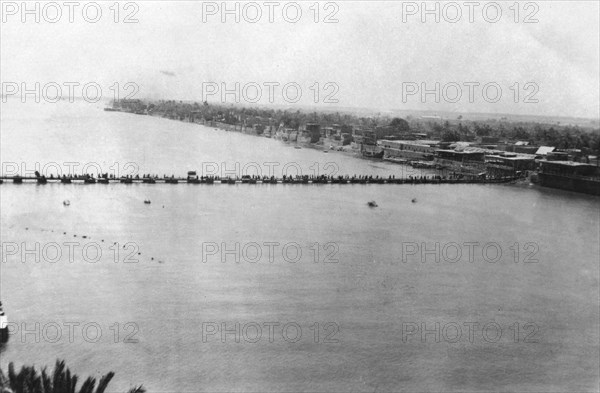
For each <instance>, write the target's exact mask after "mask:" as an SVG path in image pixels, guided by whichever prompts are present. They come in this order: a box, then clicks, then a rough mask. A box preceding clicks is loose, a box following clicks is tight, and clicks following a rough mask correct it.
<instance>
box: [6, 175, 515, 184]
mask: <svg viewBox="0 0 600 393" xmlns="http://www.w3.org/2000/svg"><path fill="white" fill-rule="evenodd" d="M516 180H518V178H516V177H501V178H485V177H463V176H450V177H447V176H436V175H429V176H409V177H403V178H397V177H395V176H388V177H385V176H362V175H361V176H356V175H353V176H325V175H321V176H307V175H305V176H283V177H280V178H279V177H275V176H271V177H268V176H262V177H260V176H242V177H219V176H188V177H175V176H171V177H166V176H164V177H158V176H142V177H140V176H127V177H119V178H116V177H109V176H101V177H94V176H91V175H85V176H63V177H53V176H50V177H46V176H0V184H2V183H4V182H10V183H13V184H23V183H30V184H48V183H58V184H74V183H75V184H230V185H235V184H490V183H492V184H493V183H508V182H512V181H516Z"/></svg>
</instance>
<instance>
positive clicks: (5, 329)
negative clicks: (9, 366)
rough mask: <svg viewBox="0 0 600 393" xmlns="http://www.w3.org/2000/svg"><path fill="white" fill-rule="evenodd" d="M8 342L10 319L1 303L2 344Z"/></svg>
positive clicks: (0, 327) (0, 330)
mask: <svg viewBox="0 0 600 393" xmlns="http://www.w3.org/2000/svg"><path fill="white" fill-rule="evenodd" d="M6 342H8V318H7V316H6V314H5V313H4V309H3V308H2V302H0V344H4V343H6Z"/></svg>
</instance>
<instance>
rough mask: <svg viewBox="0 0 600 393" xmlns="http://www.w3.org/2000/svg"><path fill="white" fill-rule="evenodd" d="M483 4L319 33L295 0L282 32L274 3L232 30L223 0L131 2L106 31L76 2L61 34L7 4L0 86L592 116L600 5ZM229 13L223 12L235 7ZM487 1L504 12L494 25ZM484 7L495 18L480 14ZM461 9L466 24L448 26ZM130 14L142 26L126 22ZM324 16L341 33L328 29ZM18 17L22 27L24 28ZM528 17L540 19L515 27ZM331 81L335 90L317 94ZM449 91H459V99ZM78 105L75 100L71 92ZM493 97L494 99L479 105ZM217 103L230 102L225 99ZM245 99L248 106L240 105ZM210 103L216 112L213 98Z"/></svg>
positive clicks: (378, 5) (394, 8)
mask: <svg viewBox="0 0 600 393" xmlns="http://www.w3.org/2000/svg"><path fill="white" fill-rule="evenodd" d="M273 3H275V2H273ZM403 3H404V4H403ZM479 3H480V4H479V6H476V7H475V8H474V13H473V22H472V23H471V22H470V21H469V19H470V15H469V7H468V6H466V5H464V4H465V3H464V2H462V1H459V2H456V3H453V4H450V5H448V3H444V2H441V3H436V2H427V6H428V7H429V8H430V9H432V10H433V9H435V8H434V7H436V4H437V7H439V15H440V21H439V23H436V21H435V19H434V18H435V15H434V14H433V13H432V14H430V15H425V16H426V17H427V19H426V20H425V22H422V20H421V18H422V15H421V8H422V2H420V1H419V2H415V3H411V2H399V1H398V2H391V1H388V2H372V1H369V2H340V1H338V2H329V4H328V3H327V2H321V3H318V4H317V5H318V8H319V11H320V12H319V15H318V23H315V20H314V18H315V16H316V15H315V12H314V9H315V8H317V7H315V5H314V4H315V2H313V1H310V2H297V4H298V5H299V8H300V9H301V10H302V16H301V18H300V20H299V21H298V22H297V23H291V22H288V21H286V20H285V19H284V17H283V15H282V14H283V8H284V6H286V5H287V8H286V9H287V14H286V15H287V17H288V19H289V20H291V19H293V18H294V17H295V8H294V7H295V5H290V3H288V2H280V3H278V6H276V7H274V17H273V22H272V23H270V22H269V8H268V7H267V6H265V5H264V4H265V2H262V1H259V2H256V3H254V4H257V5H258V6H259V7H260V9H261V12H262V18H261V20H260V21H259V22H258V23H250V22H249V21H247V20H246V19H251V18H254V16H255V15H256V13H255V11H256V7H252V6H246V8H244V5H246V3H243V2H242V3H238V6H239V10H240V22H239V23H236V22H235V20H234V18H235V16H234V15H233V14H232V15H226V17H227V20H226V21H225V23H223V22H222V21H221V16H222V15H221V12H220V11H221V9H222V2H214V3H213V2H192V1H176V2H170V3H167V2H159V1H143V2H142V1H136V2H132V4H130V5H129V6H128V8H127V9H125V4H127V3H126V2H121V3H120V7H119V8H120V12H119V15H118V21H119V22H118V23H115V22H114V18H115V16H116V15H115V13H114V11H113V10H111V9H110V8H109V7H111V6H112V5H113V4H114V2H113V1H110V2H101V1H100V2H98V3H97V4H99V7H100V9H101V11H102V16H101V17H100V18H99V21H98V22H96V23H90V22H87V21H86V20H85V19H84V18H83V15H82V12H83V7H84V6H85V5H86V4H89V3H86V2H82V3H79V5H78V7H76V8H75V9H74V12H73V18H74V22H73V23H70V22H69V8H68V7H67V6H62V4H63V2H62V1H60V2H57V3H55V4H58V5H61V6H60V9H61V11H62V17H61V18H60V19H59V20H58V21H57V22H56V23H49V22H50V21H51V20H53V19H56V18H55V17H56V7H50V6H47V7H46V8H44V5H45V4H46V3H39V5H38V7H39V13H40V21H39V23H36V22H35V20H34V18H35V15H34V14H30V15H22V11H23V10H22V7H21V2H20V1H19V2H6V1H2V18H3V19H2V24H1V32H0V35H1V37H0V41H1V79H2V82H3V83H5V86H6V83H7V82H16V83H18V84H21V83H22V82H25V83H27V86H28V87H33V84H34V83H35V82H40V83H41V85H42V86H43V85H44V84H46V83H48V82H56V83H58V84H63V83H64V82H79V83H81V84H84V83H87V82H96V83H98V84H99V85H100V86H101V87H102V89H103V94H104V96H106V97H111V96H112V94H113V93H112V92H111V91H110V90H109V88H110V86H112V85H113V84H114V82H118V83H120V85H121V86H122V85H123V84H124V83H126V82H134V83H136V84H137V85H138V86H139V91H138V92H137V94H136V96H137V97H160V98H172V99H196V100H200V99H201V98H202V93H203V83H216V84H217V85H221V83H226V84H227V86H228V87H229V88H231V89H233V88H234V85H235V83H236V82H239V83H240V84H241V86H244V85H245V84H247V83H252V82H254V83H258V84H259V85H261V86H262V97H263V99H262V100H261V101H260V103H262V104H265V103H267V99H268V93H269V89H268V87H266V86H264V85H263V84H264V83H265V82H267V83H268V82H273V83H279V84H280V86H275V87H274V98H275V102H276V103H277V104H285V103H286V102H289V101H291V100H292V99H293V98H294V92H295V90H294V89H293V88H292V89H290V90H288V93H289V96H287V97H288V100H287V101H286V99H284V97H283V91H282V86H283V85H285V84H286V83H297V84H298V86H300V88H301V89H302V98H301V100H300V101H299V104H302V105H310V104H313V103H314V100H315V95H314V91H315V86H314V84H315V82H318V83H319V90H320V95H319V97H318V100H317V101H318V102H319V105H323V106H328V107H333V106H341V107H367V108H380V109H382V110H384V109H408V110H409V109H415V110H434V111H435V110H439V111H456V112H494V113H518V114H540V115H559V116H581V117H598V116H599V115H598V110H599V109H598V107H599V105H600V99H599V86H600V76H599V75H600V71H599V47H600V41H599V40H600V38H599V37H600V33H599V25H600V23H599V2H597V1H587V2H571V1H569V2H567V1H565V2H561V1H542V2H530V3H527V2H519V3H518V4H517V7H515V6H514V2H512V1H510V2H497V3H493V4H491V3H490V2H479ZM35 4H36V3H35V2H29V3H28V7H29V8H30V9H32V10H35V8H34V7H35ZM235 4H236V3H235V2H228V3H227V6H228V7H229V8H230V9H234V7H235ZM454 4H456V5H458V6H459V8H457V7H454ZM495 4H498V5H500V8H501V11H502V15H501V16H500V17H499V21H498V22H496V23H491V22H490V21H491V20H493V19H494V18H495V17H496V7H495ZM526 4H528V5H527V6H526ZM484 6H486V7H487V8H486V10H487V14H486V18H487V19H488V20H490V21H486V19H485V18H484V15H483V14H482V13H483V9H484ZM136 7H137V9H136ZM311 7H312V9H311ZM509 7H512V9H510V8H509ZM16 8H17V9H16ZM216 8H219V10H216ZM417 8H418V9H417ZM516 8H518V10H519V15H518V17H517V19H518V23H515V17H516V15H515V9H516ZM244 9H245V10H246V13H245V14H244ZM457 9H460V11H461V12H462V16H461V17H460V19H459V21H458V22H457V23H450V21H449V20H450V19H456V18H457V16H456V15H457V14H456V10H457ZM203 10H204V11H205V12H203ZM403 10H404V11H406V12H405V13H403ZM215 11H216V14H215V15H211V13H213V12H215ZM132 12H135V15H134V16H133V18H134V19H137V21H138V22H137V23H123V19H124V18H125V16H126V15H128V14H131V13H132ZM333 12H335V14H334V15H333V17H332V18H333V19H337V23H323V19H324V18H325V17H326V16H327V15H329V14H331V13H333ZM412 13H415V14H414V15H412ZM13 14H14V15H13ZM244 15H245V16H246V17H247V18H244ZM87 16H88V18H89V19H90V20H92V19H93V18H94V16H95V8H94V6H93V5H92V6H90V5H88V8H87ZM403 16H404V17H405V18H406V21H405V22H404V21H403ZM22 17H26V18H27V19H26V21H25V22H24V23H23V21H22V20H21V18H22ZM203 18H205V19H206V21H203ZM526 18H528V19H530V20H537V22H536V23H523V22H524V20H525V19H526ZM328 82H330V83H332V84H334V85H329V86H328V88H325V84H326V83H328ZM436 82H439V83H440V93H441V96H440V103H436V102H435V99H436V97H435V95H434V94H429V95H427V96H425V97H424V98H425V99H423V97H421V94H420V93H417V94H413V95H405V97H403V90H404V92H405V93H406V92H408V89H414V88H415V87H417V88H419V89H421V87H422V84H423V83H424V84H426V87H427V88H428V89H430V90H435V83H436ZM470 82H473V83H479V86H473V87H472V89H473V93H474V94H473V97H472V98H473V102H469V85H465V83H467V84H469V83H470ZM488 83H495V85H490V86H491V87H490V89H489V90H488V95H486V96H485V98H484V95H483V92H482V86H483V85H485V84H488ZM515 83H518V89H517V88H516V86H517V85H515ZM527 83H529V85H526V84H527ZM204 86H205V90H206V88H207V87H206V86H207V85H204ZM311 86H312V87H313V89H312V90H311ZM334 86H337V87H338V90H337V91H336V92H335V94H334V95H333V96H331V97H330V98H333V99H337V100H338V101H339V102H338V103H325V102H323V101H324V99H325V98H326V96H327V95H328V94H329V93H334ZM444 86H446V89H445V90H444V89H443V87H444ZM456 86H459V87H460V88H461V92H462V97H461V98H460V99H458V100H457V99H456V94H457V89H456ZM494 86H495V87H494ZM497 87H500V88H501V94H502V95H501V97H499V98H498V97H496V88H497ZM130 91H131V90H130ZM411 91H412V90H411ZM516 91H518V92H519V95H518V97H516V96H515V94H516ZM66 93H67V88H66V87H64V91H63V94H66ZM123 93H124V92H123V91H122V94H123ZM246 93H247V96H248V97H249V98H250V99H252V98H253V97H254V96H255V90H254V89H253V88H249V89H248V90H247V91H246ZM443 93H446V94H443ZM530 94H532V95H530ZM75 95H76V96H77V95H79V96H81V93H80V92H78V90H77V89H76V90H75ZM528 95H529V98H528V100H529V101H531V100H537V101H538V102H537V103H535V102H529V103H527V102H524V101H526V100H527V96H528ZM403 98H404V101H405V102H403ZM486 98H487V99H488V100H486ZM495 98H496V99H498V101H497V102H488V101H494V100H495ZM225 99H226V102H233V101H234V96H233V95H229V96H227V97H225ZM240 99H241V100H242V102H243V101H244V97H243V95H241V94H240ZM515 99H516V100H517V101H518V103H515V102H514V101H515ZM208 100H209V102H210V101H220V100H221V96H220V95H219V94H217V95H213V96H211V97H208ZM451 101H458V102H451Z"/></svg>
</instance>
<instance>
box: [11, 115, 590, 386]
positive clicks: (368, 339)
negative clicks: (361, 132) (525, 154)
mask: <svg viewBox="0 0 600 393" xmlns="http://www.w3.org/2000/svg"><path fill="white" fill-rule="evenodd" d="M3 109H4V108H3ZM0 146H1V151H0V154H1V158H2V162H3V163H5V162H27V163H28V164H29V165H31V164H32V163H34V162H36V161H39V162H41V163H45V162H50V161H56V162H60V163H63V162H67V161H73V162H75V161H80V162H82V163H86V162H91V161H94V162H99V163H101V165H107V166H110V165H111V164H112V163H114V162H119V163H125V162H135V163H137V164H138V165H139V167H140V172H141V173H144V172H152V173H160V174H162V173H173V172H174V173H176V174H183V173H184V172H185V171H187V170H191V169H196V170H200V169H201V165H202V163H206V162H217V163H219V162H224V161H228V162H230V163H231V162H234V161H238V162H240V163H242V165H243V164H244V163H247V162H259V163H264V162H280V163H287V162H297V163H300V165H301V166H302V168H308V167H309V166H310V165H313V164H314V163H315V162H316V163H319V164H321V165H323V164H325V163H327V162H334V163H335V164H336V165H338V167H339V168H340V170H341V172H342V173H348V174H353V173H364V174H367V173H368V174H371V173H372V174H378V173H379V174H385V175H387V174H389V173H392V172H390V171H394V170H395V171H401V170H402V169H401V167H399V166H392V165H389V164H386V163H379V162H372V161H364V160H357V159H354V158H352V157H348V156H345V155H343V154H339V153H329V154H327V155H324V154H323V153H322V152H319V151H313V150H310V149H302V150H296V149H293V148H290V147H288V146H285V145H282V144H281V143H279V142H277V141H273V140H269V139H266V138H257V137H251V136H246V135H239V134H233V133H226V132H223V131H214V130H207V129H205V128H203V127H200V126H197V125H190V124H185V123H180V122H175V121H167V120H163V119H156V118H148V117H144V116H132V115H126V114H120V113H104V112H102V111H100V110H98V109H97V108H90V107H85V110H84V111H81V109H80V108H76V109H75V108H73V107H72V106H68V105H66V106H61V107H53V108H50V109H48V108H43V109H40V108H38V109H35V108H27V111H25V110H24V108H22V107H18V106H17V107H15V108H11V107H9V108H8V109H7V110H4V111H3V113H2V134H1V145H0ZM24 146H27V148H24ZM396 173H399V172H396ZM0 197H1V199H0V203H1V204H0V206H1V209H0V217H1V224H0V235H1V238H2V242H3V245H4V246H5V247H3V258H5V261H4V260H3V263H2V265H1V266H0V267H1V270H0V272H1V275H2V276H1V279H0V282H1V285H2V286H1V293H2V301H3V303H4V305H5V309H6V311H7V313H8V315H9V318H10V320H11V321H13V322H16V323H18V324H19V327H20V328H21V330H22V328H23V327H24V328H25V329H27V330H32V331H35V324H36V323H39V324H40V329H39V331H40V333H39V337H38V341H39V342H36V334H34V333H30V334H25V335H23V332H22V331H20V332H19V333H18V334H17V335H14V336H12V337H11V341H10V342H9V344H8V346H7V347H6V348H5V350H4V352H3V353H2V359H1V361H0V366H2V367H5V366H6V364H7V363H8V362H9V361H15V362H16V363H17V364H23V363H27V364H36V365H40V366H41V365H53V363H54V360H55V359H56V358H64V359H65V360H66V361H67V363H68V365H69V366H70V367H71V368H72V369H73V370H74V371H75V372H78V373H81V374H82V375H88V374H89V375H100V374H102V373H105V372H107V371H109V370H113V371H115V372H116V373H117V375H116V377H115V379H114V381H113V383H111V388H112V389H114V390H115V391H124V390H126V389H127V388H129V387H130V386H132V385H136V384H144V386H145V387H147V388H148V389H149V390H150V391H178V392H191V391H223V392H225V391H227V392H229V391H277V392H279V391H289V392H291V391H368V392H372V391H399V390H406V391H440V390H445V391H485V390H507V391H511V390H512V391H559V390H572V391H584V390H593V389H595V388H596V387H597V383H598V368H599V367H598V366H599V364H598V349H599V348H598V339H599V338H598V328H599V326H598V318H599V315H598V295H599V286H598V284H599V283H598V254H599V250H598V236H599V231H598V225H599V224H598V223H599V218H598V200H597V198H594V197H590V196H585V195H577V194H572V193H568V192H561V191H556V190H545V189H537V188H531V187H528V186H522V187H515V186H507V185H485V186H481V185H440V186H437V185H436V186H433V185H422V186H409V185H384V186H379V185H347V186H337V185H328V186H285V185H277V186H275V185H260V186H256V187H255V186H250V185H237V186H228V185H215V186H212V187H210V186H194V185H178V186H170V185H154V186H149V185H141V184H140V185H119V184H114V185H99V184H98V185H88V186H85V185H75V184H73V185H60V184H48V185H44V186H37V185H33V184H31V185H28V184H24V185H20V186H17V185H13V184H3V185H2V186H0ZM413 198H417V203H412V202H411V200H412V199H413ZM65 199H68V200H70V202H71V205H70V206H68V207H65V206H63V204H62V202H63V201H64V200H65ZM145 199H150V200H151V201H152V203H151V204H150V205H147V204H144V203H143V201H144V200H145ZM370 200H376V201H377V204H378V205H379V207H378V208H369V207H368V206H367V205H366V202H367V201H370ZM83 236H86V237H85V238H83ZM8 243H10V244H11V245H13V244H15V245H16V246H17V247H18V251H17V253H16V255H8V254H12V252H7V251H10V250H12V249H10V250H9V249H7V248H6V247H8V246H7V244H8ZM35 243H39V246H38V247H39V252H38V253H37V254H38V255H40V256H41V258H40V259H41V260H40V262H36V261H35V257H36V252H35V251H33V252H30V253H29V254H27V255H25V257H24V260H25V262H24V263H23V262H21V260H22V258H23V256H22V251H23V249H24V248H26V249H28V250H36V248H35V247H36V245H35ZM66 243H74V244H72V245H71V246H69V245H65V244H66ZM114 243H117V244H116V245H115V244H114ZM451 243H452V244H454V243H455V244H457V245H458V246H459V248H458V250H460V252H461V253H462V254H461V256H460V257H458V255H457V253H456V251H457V248H456V247H455V246H453V245H450V244H451ZM466 243H469V244H474V246H472V247H473V249H472V250H474V253H473V255H472V258H471V256H470V255H469V246H465V244H466ZM491 243H495V245H494V246H493V247H488V248H487V254H483V253H482V248H483V247H484V246H485V245H488V244H491ZM515 243H518V245H516V246H515ZM526 243H532V244H533V245H534V246H535V247H534V246H532V245H531V244H530V245H528V246H526ZM54 244H56V245H58V248H56V247H55V248H52V247H54V246H53V245H54ZM90 244H94V246H90ZM436 244H437V245H436ZM49 245H52V246H49ZM123 246H125V248H123ZM286 246H287V248H286ZM69 247H71V248H69ZM86 247H87V248H86ZM236 247H237V248H236ZM436 247H437V248H436ZM453 247H454V248H453ZM527 247H529V248H527ZM531 247H533V248H531ZM57 249H58V250H60V252H61V253H62V255H61V256H60V258H58V257H57V258H55V256H56V255H57V254H56V253H55V251H56V250H57ZM284 249H285V250H286V251H285V252H284ZM498 249H499V251H500V252H501V255H500V254H495V251H497V250H498ZM69 250H71V251H72V254H68V252H69ZM84 250H85V251H84ZM236 250H238V251H236ZM427 250H430V252H429V254H428V253H427ZM431 250H433V251H431ZM436 250H438V251H436ZM517 250H518V253H517ZM270 251H272V253H270ZM297 252H299V253H300V254H297ZM71 256H72V259H70V257H71ZM236 257H238V259H239V262H236ZM528 257H530V259H534V260H537V263H524V261H525V260H526V259H527V258H528ZM436 258H439V262H436ZM53 260H56V261H55V262H51V261H53ZM71 260H72V262H71ZM131 260H137V262H135V263H126V261H131ZM422 260H424V262H423V261H422ZM452 261H455V262H452ZM326 262H333V263H326ZM128 322H130V323H131V324H129V325H127V323H128ZM469 322H477V323H479V325H478V326H477V327H475V325H471V326H473V327H474V328H473V337H472V340H470V337H469V330H468V326H469V325H468V323H469ZM490 322H495V323H496V324H497V326H499V327H500V328H501V329H502V336H501V337H499V338H498V339H497V340H496V338H495V336H494V330H493V329H491V330H490V329H488V331H487V334H488V335H487V336H485V335H484V332H483V329H482V327H483V325H486V324H489V323H490ZM222 323H225V324H226V326H225V328H226V329H229V330H230V331H231V332H230V333H228V334H226V335H225V336H224V341H225V342H222V337H221V333H220V329H221V327H222V325H221V324H222ZM236 323H239V324H240V331H239V333H236V327H235V324H236ZM270 323H271V324H270ZM277 323H278V324H279V325H277ZM291 323H296V324H297V326H299V327H300V329H301V333H302V336H300V337H296V334H295V331H296V330H295V327H294V326H296V325H293V326H292V325H289V324H291ZM328 323H330V324H329V325H327V324H328ZM422 323H425V324H426V326H425V327H426V329H430V330H432V332H431V333H428V334H427V335H426V336H425V337H424V340H422V338H421V334H420V332H418V333H415V334H407V331H408V330H407V329H408V327H411V328H414V327H415V326H416V327H417V328H419V329H420V328H421V324H422ZM436 323H440V330H439V337H437V336H436V333H435V326H436V325H435V324H436ZM465 323H467V325H465ZM528 323H531V324H532V325H528V326H525V325H527V324H528ZM23 324H25V325H23ZM86 324H87V325H86ZM90 324H95V325H90ZM286 324H288V325H289V326H292V327H291V328H289V329H288V330H287V332H286V334H287V335H285V334H282V327H283V326H284V325H286ZM84 325H86V327H87V332H86V334H87V335H85V334H84V333H83V331H82V327H83V326H84ZM257 325H258V326H260V327H261V334H262V335H261V336H260V339H258V340H257V339H256V338H257V337H259V336H257V334H258V333H257V332H258V330H257V329H256V326H257ZM326 325H327V326H326ZM456 325H459V326H461V327H462V328H461V329H462V336H461V337H460V339H458V340H456V342H452V341H455V340H454V338H455V336H456V334H455V333H454V332H455V330H452V329H451V328H452V327H455V326H456ZM56 326H60V327H61V329H62V332H61V333H62V337H60V339H55V338H56V337H57V334H56V331H57V330H56ZM68 326H72V327H73V331H72V332H71V335H72V340H70V339H69V334H70V332H69V328H68ZM244 326H245V327H246V329H245V330H244V329H243V328H244ZM269 326H271V328H269ZM490 326H492V325H490ZM494 326H496V325H494ZM444 327H445V329H444ZM210 329H213V330H214V329H219V332H217V333H215V334H207V332H211V331H213V330H210ZM269 329H272V333H273V334H272V337H271V336H270V333H271V331H270V330H269ZM517 329H518V332H516V330H517ZM96 331H98V332H101V334H102V335H101V336H99V337H97V338H96V337H95V335H94V333H95V332H96ZM203 333H204V335H203ZM530 334H532V335H530ZM236 336H237V338H239V341H240V342H239V343H237V342H236ZM490 337H491V339H490ZM270 338H272V340H271V339H270ZM438 338H439V342H436V340H437V339H438ZM86 340H87V341H86ZM52 341H56V342H52ZM70 341H72V342H70ZM88 341H96V342H88ZM115 341H117V342H115ZM124 341H128V342H127V343H125V342H124ZM253 341H255V342H253ZM271 341H272V342H271ZM293 341H295V342H293ZM336 341H337V342H336ZM471 341H472V342H471ZM534 341H535V342H534Z"/></svg>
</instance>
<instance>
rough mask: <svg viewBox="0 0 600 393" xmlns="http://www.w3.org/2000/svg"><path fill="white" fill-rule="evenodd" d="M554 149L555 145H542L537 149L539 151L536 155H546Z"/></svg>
mask: <svg viewBox="0 0 600 393" xmlns="http://www.w3.org/2000/svg"><path fill="white" fill-rule="evenodd" d="M552 151H554V147H550V146H540V148H539V149H537V151H536V152H535V155H537V156H545V155H546V154H548V153H550V152H552Z"/></svg>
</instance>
